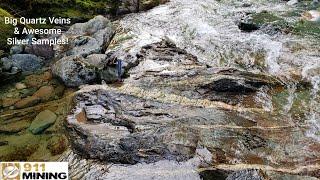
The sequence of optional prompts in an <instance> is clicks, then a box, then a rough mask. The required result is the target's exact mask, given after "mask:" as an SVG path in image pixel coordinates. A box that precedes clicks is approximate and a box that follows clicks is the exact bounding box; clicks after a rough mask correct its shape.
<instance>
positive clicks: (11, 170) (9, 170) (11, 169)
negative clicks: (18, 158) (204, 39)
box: [0, 163, 20, 180]
mask: <svg viewBox="0 0 320 180" xmlns="http://www.w3.org/2000/svg"><path fill="white" fill-rule="evenodd" d="M0 177H1V179H4V180H7V179H8V180H20V164H19V163H1V176H0Z"/></svg>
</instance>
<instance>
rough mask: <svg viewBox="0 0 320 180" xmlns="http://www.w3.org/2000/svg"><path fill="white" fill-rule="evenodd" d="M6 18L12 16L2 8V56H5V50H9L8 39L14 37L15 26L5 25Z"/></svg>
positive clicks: (0, 14)
mask: <svg viewBox="0 0 320 180" xmlns="http://www.w3.org/2000/svg"><path fill="white" fill-rule="evenodd" d="M4 17H11V14H10V13H8V12H7V11H6V10H4V9H2V8H1V7H0V56H1V55H2V54H3V52H4V50H7V49H8V48H9V46H8V45H7V38H9V37H12V36H13V35H14V34H13V31H14V29H13V26H12V25H7V24H5V23H4Z"/></svg>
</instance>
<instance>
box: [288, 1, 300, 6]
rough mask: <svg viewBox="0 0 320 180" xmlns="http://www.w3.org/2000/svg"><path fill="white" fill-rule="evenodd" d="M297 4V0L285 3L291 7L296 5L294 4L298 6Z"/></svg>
mask: <svg viewBox="0 0 320 180" xmlns="http://www.w3.org/2000/svg"><path fill="white" fill-rule="evenodd" d="M298 3H299V1H298V0H290V1H288V2H287V5H289V6H293V5H296V4H298Z"/></svg>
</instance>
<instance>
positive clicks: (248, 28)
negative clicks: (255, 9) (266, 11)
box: [238, 18, 260, 32]
mask: <svg viewBox="0 0 320 180" xmlns="http://www.w3.org/2000/svg"><path fill="white" fill-rule="evenodd" d="M238 27H239V29H240V30H242V31H244V32H252V31H256V30H258V29H259V28H260V27H259V25H257V24H255V23H253V22H252V20H250V19H249V18H247V19H244V20H241V21H240V22H239V23H238Z"/></svg>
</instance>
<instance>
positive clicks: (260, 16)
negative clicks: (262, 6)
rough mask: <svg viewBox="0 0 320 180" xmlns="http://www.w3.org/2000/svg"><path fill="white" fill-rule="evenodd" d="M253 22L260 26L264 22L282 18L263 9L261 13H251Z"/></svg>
mask: <svg viewBox="0 0 320 180" xmlns="http://www.w3.org/2000/svg"><path fill="white" fill-rule="evenodd" d="M252 19H253V23H255V24H257V25H259V26H261V25H263V24H266V23H272V22H276V21H281V20H282V19H281V18H279V17H278V16H276V15H274V14H271V13H269V12H267V11H263V12H261V13H257V14H253V15H252Z"/></svg>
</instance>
